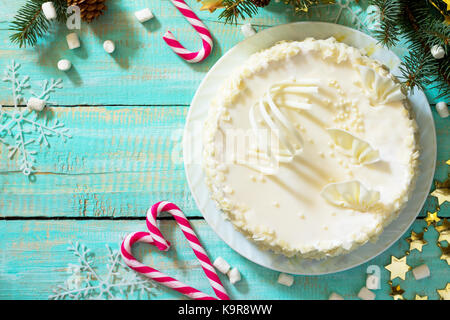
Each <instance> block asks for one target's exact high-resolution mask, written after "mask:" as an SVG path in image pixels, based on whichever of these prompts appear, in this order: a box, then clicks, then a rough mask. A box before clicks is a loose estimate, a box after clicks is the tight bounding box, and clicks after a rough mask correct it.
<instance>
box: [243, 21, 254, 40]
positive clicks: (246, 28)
mask: <svg viewBox="0 0 450 320" xmlns="http://www.w3.org/2000/svg"><path fill="white" fill-rule="evenodd" d="M241 31H242V34H243V35H244V37H246V38H248V37H251V36H253V35H255V34H256V31H255V29H253V26H252V25H251V24H250V23H246V24H244V25H243V26H242V27H241Z"/></svg>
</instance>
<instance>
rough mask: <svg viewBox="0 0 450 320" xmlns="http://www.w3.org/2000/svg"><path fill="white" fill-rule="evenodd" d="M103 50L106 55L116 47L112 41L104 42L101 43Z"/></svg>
mask: <svg viewBox="0 0 450 320" xmlns="http://www.w3.org/2000/svg"><path fill="white" fill-rule="evenodd" d="M103 49H105V51H106V52H108V53H113V52H114V50H116V45H115V44H114V42H113V41H112V40H106V41H105V42H103Z"/></svg>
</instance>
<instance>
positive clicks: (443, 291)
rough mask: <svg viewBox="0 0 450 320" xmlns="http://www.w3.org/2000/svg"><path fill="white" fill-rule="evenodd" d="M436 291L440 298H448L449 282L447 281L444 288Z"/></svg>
mask: <svg viewBox="0 0 450 320" xmlns="http://www.w3.org/2000/svg"><path fill="white" fill-rule="evenodd" d="M436 291H437V293H439V295H440V296H441V300H450V282H448V283H447V285H446V286H445V288H444V289H441V290H439V289H438V290H436Z"/></svg>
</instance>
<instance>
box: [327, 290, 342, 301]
mask: <svg viewBox="0 0 450 320" xmlns="http://www.w3.org/2000/svg"><path fill="white" fill-rule="evenodd" d="M328 300H344V298H343V297H342V296H341V295H340V294H337V293H336V292H333V293H332V294H330V297H329V298H328Z"/></svg>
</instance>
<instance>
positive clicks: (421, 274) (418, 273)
mask: <svg viewBox="0 0 450 320" xmlns="http://www.w3.org/2000/svg"><path fill="white" fill-rule="evenodd" d="M412 273H413V275H414V279H416V280H420V279H425V278H428V277H429V276H430V269H429V268H428V266H427V265H426V264H422V265H421V266H418V267H415V268H414V269H413V270H412Z"/></svg>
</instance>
